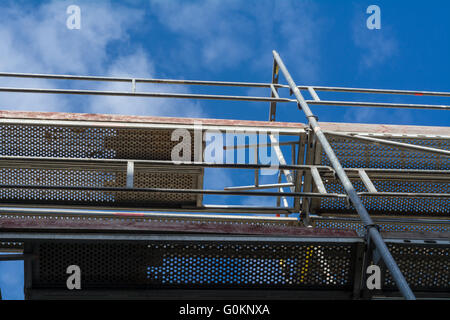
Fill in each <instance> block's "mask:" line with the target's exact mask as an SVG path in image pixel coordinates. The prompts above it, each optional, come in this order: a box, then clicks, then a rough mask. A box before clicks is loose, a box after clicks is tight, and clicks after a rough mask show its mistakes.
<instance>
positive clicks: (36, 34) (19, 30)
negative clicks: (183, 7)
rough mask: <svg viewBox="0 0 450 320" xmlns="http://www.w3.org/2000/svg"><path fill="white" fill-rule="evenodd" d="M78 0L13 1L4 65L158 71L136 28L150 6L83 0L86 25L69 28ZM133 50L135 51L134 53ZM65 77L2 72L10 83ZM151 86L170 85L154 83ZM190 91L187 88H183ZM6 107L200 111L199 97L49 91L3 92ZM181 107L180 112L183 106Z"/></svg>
mask: <svg viewBox="0 0 450 320" xmlns="http://www.w3.org/2000/svg"><path fill="white" fill-rule="evenodd" d="M71 4H73V1H56V0H54V1H49V2H46V3H44V4H42V5H40V6H38V7H27V6H26V7H22V6H19V5H16V4H14V3H13V2H11V4H10V5H9V7H5V8H2V11H1V12H0V39H2V45H0V70H1V71H3V72H5V71H6V72H22V73H56V74H81V75H110V76H113V75H115V76H130V77H132V76H134V77H154V76H155V74H156V71H155V68H154V65H153V62H152V59H151V58H150V57H149V56H148V55H147V54H145V52H143V50H142V49H141V48H140V47H139V45H132V44H130V34H131V32H133V31H134V30H135V29H136V28H137V26H138V25H139V24H141V23H144V21H143V18H144V11H143V10H142V9H133V8H130V7H125V6H123V5H120V4H117V3H114V5H113V4H112V3H111V2H109V1H101V2H92V1H77V5H79V6H80V8H81V29H80V30H69V29H68V28H67V27H66V19H67V17H68V15H67V13H66V8H67V6H68V5H71ZM130 52H131V53H130ZM60 84H61V82H56V81H49V80H36V79H27V80H24V79H11V78H0V86H5V87H53V88H54V87H55V86H57V85H60ZM73 86H74V87H73V88H80V87H81V86H84V87H83V88H86V86H88V87H87V89H94V88H95V89H99V90H114V89H117V88H119V87H120V85H117V84H111V83H79V82H78V83H75V84H73ZM145 89H146V90H153V91H168V90H169V88H167V86H159V85H154V86H150V87H146V88H145ZM183 92H187V91H183ZM0 97H1V99H0V109H6V110H12V109H16V110H17V109H21V110H34V111H37V110H39V111H77V112H105V113H121V114H141V115H144V114H145V115H177V116H189V115H190V116H198V115H199V114H200V113H201V110H200V106H199V104H198V103H192V102H189V103H184V104H183V106H182V108H178V109H177V110H176V109H175V106H176V105H180V104H179V103H176V102H174V100H167V99H132V98H117V97H98V96H97V97H95V98H92V97H86V96H84V97H74V96H70V97H69V96H62V95H47V94H12V93H1V94H0ZM177 111H178V112H177Z"/></svg>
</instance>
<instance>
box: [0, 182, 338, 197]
mask: <svg viewBox="0 0 450 320" xmlns="http://www.w3.org/2000/svg"><path fill="white" fill-rule="evenodd" d="M0 189H36V190H82V191H109V192H121V191H122V192H157V193H187V194H211V195H231V196H260V197H277V196H285V197H301V196H306V197H330V198H346V197H347V196H346V195H345V194H337V193H327V194H320V193H314V192H287V193H284V192H269V191H261V192H258V191H239V190H208V189H167V188H126V187H75V186H73V187H72V186H42V185H14V184H0Z"/></svg>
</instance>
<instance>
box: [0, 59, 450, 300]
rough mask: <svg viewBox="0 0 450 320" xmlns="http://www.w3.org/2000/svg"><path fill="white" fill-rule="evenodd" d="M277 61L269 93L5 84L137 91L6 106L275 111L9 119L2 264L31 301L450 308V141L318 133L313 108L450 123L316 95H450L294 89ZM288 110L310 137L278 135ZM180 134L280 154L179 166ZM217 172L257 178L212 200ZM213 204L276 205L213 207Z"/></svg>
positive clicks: (1, 192) (381, 132) (427, 130)
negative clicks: (163, 105) (161, 105)
mask: <svg viewBox="0 0 450 320" xmlns="http://www.w3.org/2000/svg"><path fill="white" fill-rule="evenodd" d="M273 56H274V63H273V72H272V82H271V83H249V82H219V81H192V80H167V79H142V78H117V77H91V76H68V75H43V74H21V73H0V77H14V78H37V79H52V80H74V81H78V80H82V81H97V82H121V83H129V84H130V85H131V88H130V91H100V90H76V89H36V88H6V87H0V92H15V93H43V94H44V93H45V94H76V95H102V96H124V97H146V98H176V99H207V100H225V101H249V102H252V101H256V102H268V104H269V121H242V120H219V119H189V118H184V119H183V118H164V117H147V116H145V117H144V116H119V115H94V114H70V113H43V112H18V111H0V137H1V139H2V145H1V149H0V164H1V171H0V204H1V205H0V242H1V245H0V249H2V250H9V251H14V252H16V254H7V255H0V259H1V260H14V259H19V260H24V261H25V293H26V297H27V298H30V299H32V298H55V297H57V298H77V297H82V298H87V297H89V298H104V297H112V298H118V297H120V298H125V297H131V298H179V297H184V298H186V297H188V298H212V297H215V298H224V297H242V298H248V297H252V298H255V297H257V298H290V299H297V298H353V299H360V298H375V297H395V296H398V293H397V290H398V291H399V292H400V294H401V296H403V297H404V298H406V299H415V297H416V296H418V297H438V298H449V297H450V296H449V292H450V287H449V283H450V280H449V279H448V268H449V265H450V259H449V256H448V255H449V251H450V240H449V239H450V219H449V212H450V200H449V197H450V175H449V167H450V161H449V156H450V128H449V127H418V126H399V125H373V124H372V125H370V124H369V125H363V124H348V123H347V124H346V123H326V122H320V123H319V122H318V118H317V116H315V115H314V114H313V113H312V111H311V109H310V106H314V105H326V106H336V107H340V106H350V107H377V108H404V109H409V108H413V109H434V110H448V109H450V106H447V105H428V104H401V103H380V102H376V103H375V102H363V101H331V100H321V99H320V97H319V94H318V92H321V91H330V92H352V93H366V94H385V95H420V96H439V97H450V93H447V92H429V91H410V90H380V89H362V88H342V87H324V86H297V85H296V84H295V82H294V81H293V79H292V77H291V76H290V74H289V71H288V70H287V68H286V66H285V65H284V63H283V61H282V59H281V58H280V56H279V55H278V54H277V53H276V52H275V51H274V52H273ZM281 74H282V75H283V77H284V78H285V80H286V81H287V84H281V83H279V76H280V75H281ZM139 83H153V84H175V85H193V86H217V87H241V88H242V87H248V88H266V89H267V90H268V91H269V90H270V97H259V96H233V95H210V94H208V95H207V94H188V93H154V92H139V91H137V90H136V85H137V84H139ZM283 90H289V97H282V96H281V93H282V91H283ZM302 91H303V92H305V91H306V92H308V94H309V95H310V96H311V98H312V100H306V99H305V98H304V96H303V95H302V93H301V92H302ZM292 95H293V96H294V99H293V98H292ZM279 103H288V104H294V103H295V104H296V105H297V106H298V108H299V109H300V110H301V111H303V113H304V115H305V117H306V119H307V124H302V123H294V122H291V123H286V122H277V121H276V110H277V104H279ZM199 124H200V126H199ZM177 129H184V130H186V131H187V132H189V133H190V134H192V135H193V136H195V134H196V132H198V131H199V130H200V137H203V134H204V132H207V131H217V132H222V133H223V132H226V133H227V134H228V133H232V134H258V133H261V132H263V133H265V134H267V136H268V140H269V142H268V143H266V144H257V145H255V144H251V143H248V144H245V143H244V144H242V145H237V146H235V145H234V146H227V145H226V146H224V149H225V150H228V149H234V150H237V149H245V150H249V151H250V150H255V158H254V162H253V163H216V162H206V161H204V157H203V154H202V152H198V150H203V148H202V146H204V145H202V144H203V142H201V143H200V148H197V147H198V145H196V142H192V143H191V144H190V145H189V146H188V147H189V149H190V150H191V151H192V152H191V155H190V157H189V158H190V159H188V161H183V162H181V163H180V162H179V161H178V162H177V161H173V159H172V157H171V150H173V148H174V146H175V145H177V143H178V141H175V140H173V139H172V138H171V135H172V132H173V131H174V130H177ZM200 141H202V139H200ZM261 148H266V149H271V150H273V152H274V154H275V155H276V157H277V160H278V165H277V170H278V181H277V183H271V184H261V183H259V180H260V172H261V170H264V169H271V168H272V167H271V164H265V163H261V161H260V160H261V159H258V151H257V150H258V149H261ZM283 148H288V149H289V155H290V156H286V154H287V153H286V152H285V151H283ZM289 158H290V159H289ZM205 169H208V170H212V171H213V170H217V169H227V170H228V169H232V170H238V171H239V170H240V171H243V170H252V171H254V183H253V184H251V185H245V186H226V187H224V188H223V189H221V190H217V189H205V188H204V187H203V185H204V181H205V180H207V179H213V178H214V177H213V174H211V175H210V176H208V173H205ZM212 171H211V172H212ZM283 180H285V181H283ZM266 190H275V191H266ZM205 195H208V196H240V197H273V198H276V200H277V201H276V206H273V207H267V206H243V205H227V204H221V205H217V204H214V205H213V204H205V203H204V196H205ZM164 212H166V213H164ZM189 213H196V214H189ZM212 213H215V215H213V214H212ZM223 214H226V215H223ZM237 214H239V215H237ZM248 214H258V216H253V215H248ZM275 214H277V215H278V216H277V217H275V216H273V215H275ZM296 215H298V218H297V217H296ZM99 257H101V258H99ZM77 261H79V262H77ZM77 263H78V264H80V265H81V267H82V269H83V270H87V271H84V274H87V276H86V279H85V280H83V281H85V282H84V284H85V286H86V287H87V288H88V289H86V290H81V291H79V292H78V291H71V290H67V289H66V288H65V279H66V274H65V268H66V267H67V266H68V265H70V264H77ZM370 264H376V265H379V266H380V267H381V270H382V275H383V276H382V278H383V289H381V290H374V291H371V290H368V289H367V287H366V282H365V281H366V278H367V274H366V272H365V270H366V269H367V266H368V265H370ZM219 266H222V268H223V269H220V268H219ZM118 288H121V289H120V290H118ZM123 288H125V289H126V290H123ZM411 288H413V289H414V292H415V294H414V293H413V291H412V290H411ZM155 289H157V290H155Z"/></svg>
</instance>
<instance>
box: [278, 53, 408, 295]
mask: <svg viewBox="0 0 450 320" xmlns="http://www.w3.org/2000/svg"><path fill="white" fill-rule="evenodd" d="M273 56H274V59H275V61H276V63H277V65H278V66H279V68H280V70H281V72H282V73H283V75H284V77H285V78H286V80H287V82H288V84H289V87H290V88H291V91H292V93H293V94H294V95H295V98H296V99H297V102H298V104H299V105H300V107H301V109H302V110H303V112H304V114H305V116H306V118H307V119H308V122H309V125H310V126H311V129H312V130H313V131H314V133H315V134H316V137H317V139H318V140H319V142H320V144H321V145H322V149H323V151H324V152H325V153H326V155H327V157H328V159H329V160H330V163H331V164H332V166H333V168H334V170H335V171H336V174H337V176H338V177H339V179H340V180H341V183H342V185H343V187H344V189H345V191H346V193H347V194H348V196H349V198H350V200H351V202H352V204H353V206H354V207H355V209H356V211H357V212H358V214H359V216H360V217H361V220H362V222H363V224H364V226H365V227H366V228H367V229H368V235H369V236H370V239H371V240H372V241H373V242H374V244H375V246H376V248H377V250H378V252H379V253H380V255H381V257H382V258H383V261H384V262H385V264H386V266H387V268H388V269H389V271H390V273H391V276H392V278H393V279H394V281H395V283H396V284H397V287H398V288H399V290H400V292H401V293H402V295H403V296H404V297H405V298H406V299H408V300H414V299H415V296H414V294H413V292H412V291H411V288H410V287H409V285H408V283H407V282H406V280H405V278H404V276H403V274H402V272H401V271H400V269H399V267H398V265H397V263H396V262H395V260H394V258H393V257H392V255H391V253H390V252H389V249H388V248H387V246H386V244H385V243H384V241H383V238H382V237H381V235H380V233H379V232H378V230H377V229H376V228H373V227H371V226H373V224H374V223H373V221H372V219H371V218H370V216H369V213H368V212H367V210H366V208H365V207H364V205H363V203H362V201H361V199H360V198H359V196H358V194H357V193H356V190H355V188H354V187H353V185H352V183H351V182H350V179H349V178H348V177H347V174H346V173H345V171H344V169H343V168H342V165H341V164H340V162H339V159H338V158H337V157H336V154H335V153H334V151H333V149H332V147H331V145H330V144H329V142H328V140H327V138H326V137H325V134H324V133H323V132H322V130H321V128H320V126H319V124H318V122H317V120H316V117H315V116H314V114H313V113H312V112H311V109H310V108H309V106H308V104H307V102H306V101H305V99H304V98H303V96H302V95H301V93H300V90H299V89H298V87H297V85H296V84H295V82H294V80H293V79H292V77H291V75H290V74H289V71H288V70H287V68H286V66H285V65H284V63H283V61H282V60H281V57H280V56H279V55H278V53H277V52H276V51H273Z"/></svg>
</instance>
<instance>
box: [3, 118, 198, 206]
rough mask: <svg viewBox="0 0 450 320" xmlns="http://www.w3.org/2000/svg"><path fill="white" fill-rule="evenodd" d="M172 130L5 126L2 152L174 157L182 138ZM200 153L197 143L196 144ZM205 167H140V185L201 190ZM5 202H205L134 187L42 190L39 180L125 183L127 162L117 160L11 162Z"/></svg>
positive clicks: (46, 182)
mask: <svg viewBox="0 0 450 320" xmlns="http://www.w3.org/2000/svg"><path fill="white" fill-rule="evenodd" d="M171 134H172V130H167V129H158V130H156V129H132V128H92V127H70V126H51V125H19V124H17V125H16V124H14V125H12V124H11V125H0V139H1V141H2V143H1V144H0V156H23V157H56V158H100V159H132V160H170V159H171V154H170V153H171V150H172V149H173V147H174V146H175V145H176V144H178V141H171ZM191 149H192V152H191V154H192V157H193V158H194V152H193V150H194V145H193V144H192V145H191ZM202 175H203V169H201V168H195V169H194V168H193V169H191V168H183V169H181V168H177V167H175V168H171V169H170V170H167V168H161V167H150V166H143V165H139V166H136V167H135V176H134V186H135V188H171V189H200V188H201V186H200V185H201V180H202ZM0 184H2V185H30V188H27V189H18V188H2V189H1V190H0V202H2V203H23V204H55V205H93V206H100V205H101V206H112V207H116V206H127V207H142V206H148V207H151V206H160V207H180V206H197V205H201V199H202V197H201V196H199V195H193V194H175V193H171V194H169V193H142V192H128V191H115V192H110V191H91V190H38V189H36V188H35V189H33V188H32V186H33V185H37V186H39V185H41V186H64V187H125V186H126V167H120V166H117V165H111V164H108V165H104V166H98V165H94V164H92V165H90V166H89V165H83V164H77V165H74V164H72V165H70V166H68V165H59V166H58V165H55V164H52V165H43V164H39V165H38V164H32V163H28V164H21V165H19V164H17V162H14V163H13V162H8V163H7V164H6V165H2V168H1V169H0Z"/></svg>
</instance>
